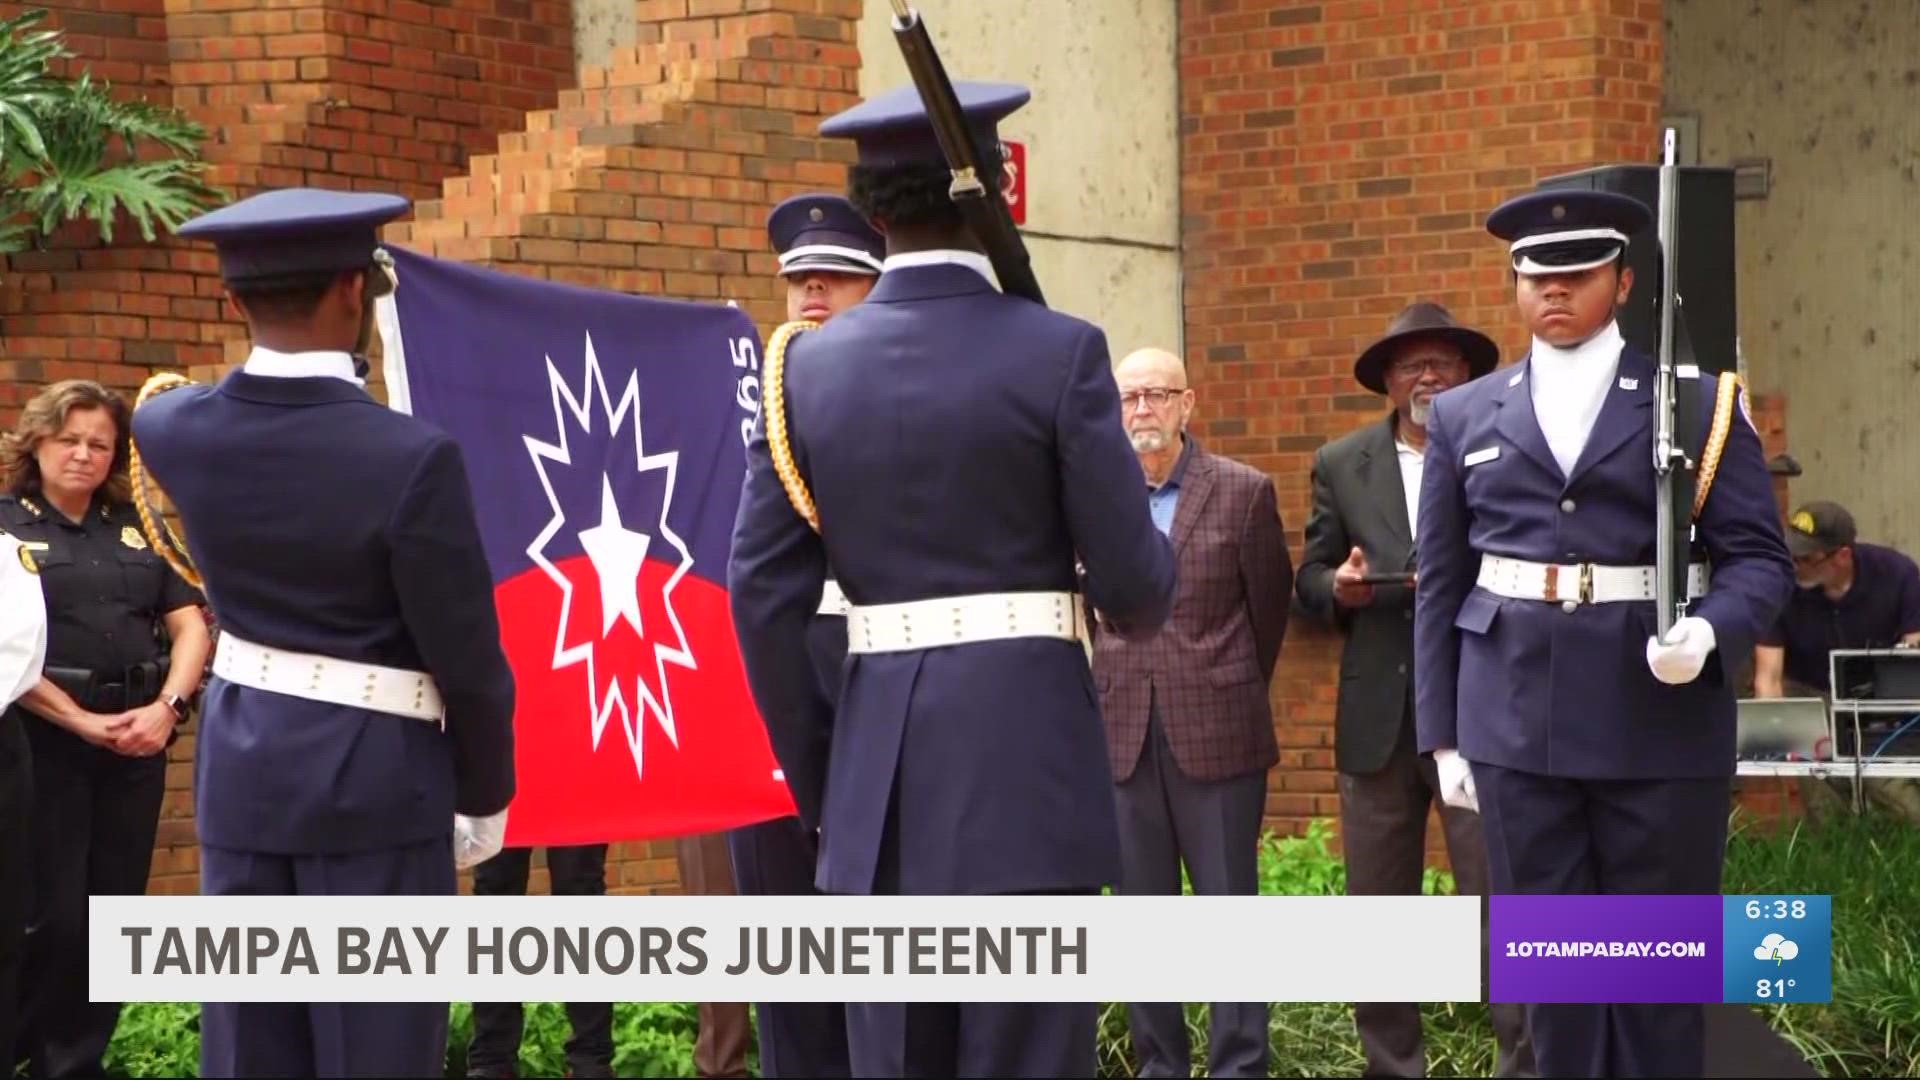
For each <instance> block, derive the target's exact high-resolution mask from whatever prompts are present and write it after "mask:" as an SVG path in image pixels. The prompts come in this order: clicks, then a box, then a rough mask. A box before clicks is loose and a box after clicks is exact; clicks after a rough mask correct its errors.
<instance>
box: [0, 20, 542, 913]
mask: <svg viewBox="0 0 1920 1080" xmlns="http://www.w3.org/2000/svg"><path fill="white" fill-rule="evenodd" d="M27 6H42V7H46V8H47V9H48V10H49V19H48V25H51V26H57V27H61V28H63V29H65V30H66V31H67V33H68V38H67V40H68V46H69V47H70V48H71V49H72V50H73V51H74V52H75V53H76V54H77V59H78V63H79V65H80V66H84V67H85V68H87V69H88V70H90V71H91V72H92V73H93V77H94V78H95V79H96V80H102V79H105V80H110V81H112V82H113V83H114V84H115V85H116V88H117V91H118V92H119V93H121V94H123V95H128V96H144V97H147V98H148V99H150V100H154V101H158V102H162V103H171V104H175V105H178V106H180V107H181V108H183V109H184V110H185V111H186V112H187V113H188V114H189V115H191V116H192V117H193V118H194V119H196V120H198V121H199V122H200V123H201V124H203V125H204V126H205V127H206V128H207V130H208V132H209V138H208V142H207V145H206V147H205V153H206V156H207V158H208V159H209V160H210V161H211V162H212V163H213V168H212V170H211V172H210V179H211V181H212V182H213V183H214V184H216V185H218V186H221V187H223V188H225V189H227V190H228V191H230V192H232V193H233V194H234V195H235V196H236V197H239V196H245V195H248V194H252V193H253V192H255V191H257V190H259V189H260V188H262V187H265V186H280V185H291V184H311V185H315V186H325V187H335V188H365V187H379V188H385V189H389V190H398V191H401V192H404V193H407V194H410V195H414V196H425V195H432V194H436V193H437V192H438V190H439V184H440V182H441V181H442V180H443V179H444V178H446V177H447V176H450V175H454V174H455V173H457V172H458V171H460V170H462V169H464V168H465V167H466V165H467V159H468V156H469V155H470V154H471V153H473V152H475V151H478V150H483V149H485V150H491V149H493V147H494V145H495V143H494V140H495V136H496V134H497V132H499V131H501V130H511V129H517V128H519V127H520V126H522V125H523V123H524V117H525V113H526V111H527V110H529V109H533V108H543V107H550V106H551V105H552V104H553V102H554V101H555V100H556V99H557V96H558V91H559V88H561V87H563V86H568V85H571V84H572V83H573V80H574V73H573V67H574V66H573V46H572V9H571V5H570V3H569V2H568V0H473V2H463V3H461V4H459V5H451V4H445V3H437V4H423V3H411V2H404V0H402V2H397V3H387V2H386V0H294V2H292V3H287V2H283V0H51V2H49V3H44V4H38V5H22V4H17V3H8V4H0V13H4V14H8V15H11V14H14V13H16V12H18V11H19V10H21V9H22V8H23V7H27ZM115 241H116V242H115V243H114V244H113V245H112V246H110V247H108V246H103V245H101V244H100V243H98V242H97V240H96V238H95V236H94V234H93V230H92V229H91V227H90V226H87V225H84V224H82V225H75V226H73V227H70V228H67V229H64V230H62V231H61V233H60V234H58V235H57V236H55V237H53V238H51V241H50V242H49V243H48V244H47V245H46V249H45V250H41V251H33V252H26V253H22V254H19V255H15V256H12V257H10V258H8V259H6V260H5V265H4V266H0V284H3V287H0V423H6V424H11V423H12V422H13V421H14V419H15V417H16V416H17V415H18V408H19V405H20V404H21V403H22V402H24V401H25V400H27V398H29V397H31V396H32V395H33V394H34V393H35V392H36V391H37V390H38V389H39V388H40V387H41V386H44V385H45V384H46V383H49V382H52V381H55V380H58V379H63V378H71V377H78V378H92V379H98V380H100V381H101V382H103V383H105V384H107V385H109V386H114V387H118V388H120V389H121V390H123V391H126V392H129V393H131V392H132V391H133V390H134V389H136V388H137V387H138V386H139V385H140V383H141V382H142V381H144V380H145V379H146V377H147V376H148V375H150V374H152V373H153V372H154V371H156V370H161V369H186V370H188V371H189V372H191V373H192V374H193V375H194V376H195V377H198V378H207V377H209V376H211V375H213V374H215V373H217V371H218V366H219V365H220V364H222V363H223V362H230V361H234V360H237V359H239V354H237V353H235V352H232V351H229V343H230V342H235V343H236V345H235V346H234V347H237V337H238V335H239V333H240V330H241V327H240V326H239V324H238V323H237V322H235V321H234V320H232V318H231V316H230V313H229V312H228V311H227V310H226V309H225V305H224V302H223V301H222V299H221V289H220V284H219V280H218V278H217V276H216V274H215V265H214V262H213V259H212V256H211V255H210V253H208V252H207V251H206V250H204V249H203V248H202V247H199V246H192V247H189V246H188V245H185V244H182V243H179V242H177V241H172V240H170V239H167V238H162V239H161V240H159V241H157V242H155V243H151V244H148V243H144V242H142V241H141V239H140V236H139V233H138V232H137V230H133V229H131V228H130V227H129V226H128V225H126V224H125V223H122V225H121V226H120V227H119V228H118V229H117V230H116V236H115ZM193 742H194V738H193V735H192V734H191V731H190V730H189V733H188V734H186V735H184V736H183V737H182V738H181V739H180V740H179V742H178V743H176V745H175V746H174V748H173V751H172V754H171V757H172V764H171V765H170V768H169V772H168V791H167V795H166V800H165V803H164V805H163V809H162V821H161V824H160V833H159V837H158V841H157V847H156V851H155V854H154V867H153V875H154V877H153V887H154V889H155V891H160V892H190V891H192V890H193V889H195V888H196V886H197V870H198V860H197V853H196V850H195V848H194V846H193V844H194V833H193V822H192V797H191V793H190V791H189V783H190V777H191V766H190V762H191V761H192V753H193Z"/></svg>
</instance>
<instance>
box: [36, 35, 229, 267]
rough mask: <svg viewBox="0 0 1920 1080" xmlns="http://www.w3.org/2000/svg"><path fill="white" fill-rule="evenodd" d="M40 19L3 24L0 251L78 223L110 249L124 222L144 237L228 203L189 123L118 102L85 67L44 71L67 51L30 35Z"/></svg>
mask: <svg viewBox="0 0 1920 1080" xmlns="http://www.w3.org/2000/svg"><path fill="white" fill-rule="evenodd" d="M45 16H46V12H45V11H42V10H38V9H35V10H29V11H26V12H24V13H22V14H20V15H18V16H16V17H14V18H11V19H0V223H4V224H0V253H4V252H10V251H19V250H22V249H24V248H25V247H26V246H27V244H28V243H29V242H30V241H33V240H42V239H44V238H45V237H46V236H47V235H49V234H51V233H53V232H55V231H56V230H58V229H59V228H60V227H61V225H63V224H64V223H66V222H69V221H74V220H77V219H82V218H84V219H86V220H89V221H91V222H92V223H93V224H94V225H95V226H96V227H97V228H98V229H99V231H100V235H101V238H102V239H103V240H105V241H106V242H107V243H112V242H113V234H114V228H115V225H116V223H117V222H118V221H119V220H120V219H121V217H122V216H124V217H126V218H128V219H130V220H131V221H132V222H133V223H134V224H135V225H136V226H137V227H138V228H139V230H140V234H141V236H142V237H144V238H145V239H147V240H149V241H151V240H153V239H154V238H155V237H156V235H157V233H158V230H159V229H161V228H164V229H167V230H169V231H171V230H172V229H174V228H176V227H178V226H179V224H180V223H181V222H182V221H184V220H185V219H186V218H188V217H190V216H192V215H194V214H195V213H197V212H198V211H200V210H202V209H205V208H206V207H207V206H208V205H211V204H215V203H218V202H222V201H225V198H226V193H225V192H222V191H220V190H218V189H217V188H214V187H211V186H209V185H208V184H207V183H206V182H205V181H204V179H203V178H202V174H203V173H204V171H205V167H206V166H205V164H204V163H203V162H202V161H201V159H200V144H201V143H202V141H203V140H204V139H205V138H206V134H207V133H206V130H205V129H204V128H203V127H202V126H201V125H200V124H198V123H196V122H195V121H194V120H193V119H192V118H191V117H189V116H187V115H185V114H184V113H182V112H180V111H178V110H177V109H173V108H166V107H162V106H158V105H154V104H152V103H150V102H147V101H129V100H121V99H118V98H116V97H115V96H114V94H113V87H112V86H111V85H110V84H108V83H106V82H95V81H94V79H93V77H92V75H91V73H89V72H86V71H82V72H81V73H80V74H79V75H78V76H77V77H75V78H72V79H60V78H57V77H55V76H53V75H52V74H51V70H50V69H51V65H52V64H53V63H54V62H56V61H59V60H65V59H71V58H72V55H73V54H72V53H71V52H70V51H68V49H67V47H66V44H65V41H64V38H63V37H62V35H61V33H60V32H59V31H57V30H35V29H34V27H36V26H37V25H38V24H39V23H40V22H41V20H42V19H44V18H45ZM23 219H24V220H23Z"/></svg>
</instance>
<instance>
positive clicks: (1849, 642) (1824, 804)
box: [1753, 502, 1920, 822]
mask: <svg viewBox="0 0 1920 1080" xmlns="http://www.w3.org/2000/svg"><path fill="white" fill-rule="evenodd" d="M1787 549H1788V550H1789V551H1790V552H1792V554H1793V576H1794V583H1795V584H1796V585H1798V586H1799V588H1797V589H1795V590H1794V591H1793V598H1792V599H1791V600H1789V601H1788V602H1787V607H1786V610H1785V611H1783V612H1782V613H1781V615H1780V618H1779V619H1778V620H1777V621H1776V622H1775V623H1774V624H1773V626H1772V627H1771V628H1770V629H1769V630H1768V631H1767V632H1766V633H1765V634H1762V635H1761V636H1760V638H1759V640H1758V641H1757V643H1756V644H1755V646H1754V650H1753V694H1754V696H1755V697H1762V698H1777V697H1785V696H1787V695H1788V692H1789V686H1790V685H1791V686H1792V688H1793V690H1794V691H1796V692H1797V693H1800V694H1805V695H1808V696H1812V695H1831V694H1832V693H1833V687H1832V685H1831V679H1830V668H1829V660H1828V654H1829V653H1831V652H1832V651H1833V650H1835V649H1887V648H1893V647H1895V646H1908V647H1911V646H1915V645H1920V566H1917V565H1916V564H1915V563H1914V560H1913V559H1911V558H1910V557H1908V556H1907V555H1904V554H1902V553H1901V552H1898V551H1895V550H1894V549H1892V548H1890V547H1885V546H1883V545H1880V544H1867V543H1862V542H1861V541H1860V540H1859V532H1858V529H1857V528H1856V527H1855V526H1854V521H1853V515H1852V514H1851V513H1848V512H1847V508H1846V507H1844V506H1841V505H1840V504H1839V503H1834V502H1810V503H1807V504H1806V505H1804V506H1802V507H1800V508H1799V509H1797V510H1795V511H1794V512H1793V514H1792V515H1791V516H1790V517H1788V518H1787ZM1849 783H1851V781H1832V782H1830V783H1828V784H1826V785H1821V784H1807V785H1803V790H1802V795H1803V796H1804V797H1806V798H1807V800H1808V802H1809V807H1808V808H1809V810H1813V811H1815V812H1818V811H1820V810H1822V809H1831V808H1832V806H1831V804H1832V801H1833V796H1834V795H1835V793H1836V792H1838V793H1841V794H1845V795H1848V796H1850V795H1851V794H1852V792H1851V790H1849V789H1848V788H1847V787H1846V786H1845V785H1847V784H1849ZM1866 794H1867V795H1868V796H1869V797H1870V799H1871V800H1872V801H1873V802H1875V803H1878V804H1880V805H1882V806H1885V807H1887V808H1889V809H1891V810H1892V811H1893V812H1895V813H1897V814H1899V815H1900V816H1902V817H1905V818H1908V819H1909V820H1912V821H1916V822H1920V784H1917V783H1915V782H1914V781H1912V780H1885V779H1876V780H1869V781H1867V785H1866Z"/></svg>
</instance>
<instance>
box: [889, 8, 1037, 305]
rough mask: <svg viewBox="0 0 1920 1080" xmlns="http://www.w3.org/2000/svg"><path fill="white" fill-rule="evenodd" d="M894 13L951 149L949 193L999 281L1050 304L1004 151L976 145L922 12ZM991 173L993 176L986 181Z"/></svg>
mask: <svg viewBox="0 0 1920 1080" xmlns="http://www.w3.org/2000/svg"><path fill="white" fill-rule="evenodd" d="M893 14H894V18H893V39H894V40H895V41H896V42H898V43H899V44H900V55H901V57H902V58H904V59H905V60H906V62H907V71H908V72H910V73H911V74H912V75H913V85H914V87H915V89H917V90H919V91H920V101H921V102H922V103H923V104H924V105H925V106H926V108H927V117H928V119H930V120H932V121H933V133H934V135H935V137H936V138H938V139H939V140H940V152H941V153H942V154H944V155H946V159H947V167H948V168H949V169H950V170H952V172H953V183H952V185H951V186H949V187H948V189H947V197H948V198H951V199H952V200H953V202H954V205H955V206H957V207H959V208H960V215H961V217H963V218H965V219H966V222H967V227H968V228H970V229H972V230H973V235H974V236H975V238H977V239H978V240H979V241H980V246H981V247H983V248H985V249H986V251H987V260H988V261H989V262H991V263H992V264H993V276H994V277H996V278H998V279H1000V287H1001V288H1002V289H1003V290H1005V291H1006V292H1007V293H1009V294H1010V295H1013V296H1019V297H1024V298H1026V299H1028V300H1031V301H1033V302H1034V303H1036V304H1039V305H1041V306H1042V307H1045V306H1046V303H1047V301H1046V299H1045V298H1044V297H1042V296H1041V295H1040V283H1039V282H1038V281H1037V280H1035V279H1034V276H1033V267H1032V265H1031V261H1030V260H1029V259H1028V257H1027V246H1026V244H1024V243H1023V242H1021V240H1020V231H1019V229H1017V228H1016V227H1015V226H1014V224H1013V211H1011V210H1009V209H1008V208H1007V200H1006V197H1005V196H1004V195H1003V194H1002V193H1001V191H1000V177H1001V175H1002V171H1003V168H1004V166H1003V165H1002V163H1001V157H1000V155H999V154H998V153H995V154H991V155H989V154H986V153H983V152H982V151H981V148H980V147H979V146H977V145H975V143H974V140H973V134H972V132H971V131H970V130H969V129H968V127H967V120H966V116H965V115H964V114H963V113H962V112H961V111H960V99H959V97H958V96H956V95H955V94H954V92H953V83H952V81H951V80H949V79H948V78H947V70H946V68H945V67H944V66H942V65H941V63H940V54H939V53H937V52H935V51H934V48H933V40H932V39H931V38H929V37H928V36H927V26H926V23H925V21H924V20H922V19H921V18H920V13H919V12H917V11H915V10H914V9H913V6H912V4H910V3H909V2H908V0H893ZM989 161H991V162H992V166H991V167H989V165H988V162H989ZM988 179H991V180H992V181H993V182H992V183H991V184H989V183H986V182H985V181H986V180H988Z"/></svg>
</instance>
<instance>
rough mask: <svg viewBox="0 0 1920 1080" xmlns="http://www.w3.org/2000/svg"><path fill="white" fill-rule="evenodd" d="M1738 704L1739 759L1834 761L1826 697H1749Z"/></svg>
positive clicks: (1736, 735)
mask: <svg viewBox="0 0 1920 1080" xmlns="http://www.w3.org/2000/svg"><path fill="white" fill-rule="evenodd" d="M1736 704H1737V706H1738V709H1739V712H1738V715H1737V718H1736V724H1737V727H1736V729H1735V731H1736V734H1735V737H1734V756H1735V757H1736V758H1737V759H1739V760H1741V761H1831V760H1833V738H1832V724H1831V723H1830V722H1829V720H1828V717H1827V703H1826V700H1825V699H1824V698H1817V697H1808V698H1746V699H1742V700H1740V701H1739V702H1737V703H1736Z"/></svg>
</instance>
